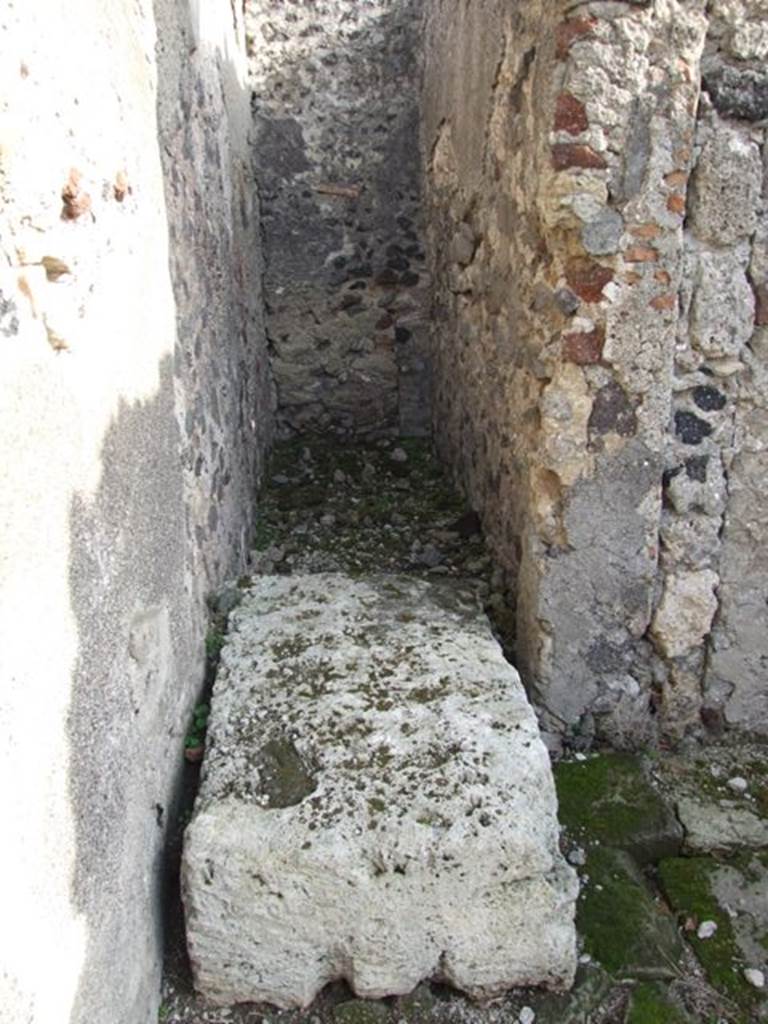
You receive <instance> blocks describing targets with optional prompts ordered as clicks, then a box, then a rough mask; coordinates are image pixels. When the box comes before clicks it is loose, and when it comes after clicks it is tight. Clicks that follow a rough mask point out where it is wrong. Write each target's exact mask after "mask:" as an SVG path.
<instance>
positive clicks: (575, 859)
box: [566, 846, 587, 868]
mask: <svg viewBox="0 0 768 1024" xmlns="http://www.w3.org/2000/svg"><path fill="white" fill-rule="evenodd" d="M566 859H567V861H568V863H569V864H573V866H574V867H575V868H581V867H583V866H584V865H585V864H586V863H587V855H586V853H585V852H584V850H583V849H582V847H581V846H574V848H573V849H572V850H569V851H568V853H567V855H566Z"/></svg>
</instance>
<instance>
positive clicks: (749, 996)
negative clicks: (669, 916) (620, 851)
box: [659, 857, 761, 1010]
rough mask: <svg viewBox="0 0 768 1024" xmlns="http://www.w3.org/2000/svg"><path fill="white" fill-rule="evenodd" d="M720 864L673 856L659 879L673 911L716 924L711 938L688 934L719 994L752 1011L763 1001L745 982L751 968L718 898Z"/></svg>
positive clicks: (712, 861) (682, 916) (710, 860)
mask: <svg viewBox="0 0 768 1024" xmlns="http://www.w3.org/2000/svg"><path fill="white" fill-rule="evenodd" d="M717 867H718V861H716V860H715V859H714V858H712V857H673V858H669V859H667V860H663V861H662V862H661V864H660V865H659V880H660V883H661V886H662V889H663V891H664V894H665V895H666V897H667V899H668V900H669V903H670V906H671V907H672V909H673V910H674V911H675V912H676V913H677V914H679V915H680V917H681V919H684V920H688V919H690V920H691V922H692V924H695V923H696V922H700V921H714V922H715V924H716V925H717V931H716V932H715V934H714V935H713V936H711V938H709V939H700V938H698V936H697V935H696V931H695V928H694V929H693V930H692V931H690V932H687V933H686V937H687V939H688V942H689V943H690V945H691V947H692V949H693V951H694V952H695V954H696V956H697V958H698V959H699V961H700V963H701V965H702V967H703V968H704V971H705V973H706V975H707V979H708V980H709V982H710V984H712V985H713V986H714V987H715V988H716V989H717V990H718V991H719V992H722V993H723V995H725V996H727V997H728V998H729V999H731V1000H733V1002H735V1003H736V1004H737V1005H738V1006H740V1007H741V1008H742V1009H745V1010H749V1009H751V1008H753V1007H755V1006H757V1005H758V1004H759V1002H760V1000H761V996H760V994H759V993H758V991H757V990H756V989H754V988H752V987H751V986H750V985H749V984H748V983H747V982H746V981H745V979H744V976H743V974H742V970H743V968H744V967H746V966H749V965H748V964H745V963H744V958H743V956H742V954H741V951H740V949H739V946H738V943H737V941H736V936H735V934H734V931H733V926H732V924H731V918H730V916H729V914H728V912H727V911H726V910H725V909H724V908H723V907H721V906H720V904H719V903H718V901H717V899H716V898H715V896H714V894H713V892H712V887H711V882H712V876H713V873H714V872H715V871H716V870H717Z"/></svg>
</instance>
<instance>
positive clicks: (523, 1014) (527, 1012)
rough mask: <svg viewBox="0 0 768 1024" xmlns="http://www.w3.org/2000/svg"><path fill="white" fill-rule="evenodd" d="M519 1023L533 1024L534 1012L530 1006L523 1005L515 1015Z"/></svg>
mask: <svg viewBox="0 0 768 1024" xmlns="http://www.w3.org/2000/svg"><path fill="white" fill-rule="evenodd" d="M517 1019H518V1021H519V1024H533V1022H534V1021H535V1020H536V1012H535V1010H534V1009H533V1007H532V1006H524V1007H523V1008H522V1009H521V1010H520V1013H519V1014H518V1015H517Z"/></svg>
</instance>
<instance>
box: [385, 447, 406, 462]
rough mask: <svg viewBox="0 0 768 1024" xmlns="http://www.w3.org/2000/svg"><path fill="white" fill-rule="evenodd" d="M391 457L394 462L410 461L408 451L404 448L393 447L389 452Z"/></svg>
mask: <svg viewBox="0 0 768 1024" xmlns="http://www.w3.org/2000/svg"><path fill="white" fill-rule="evenodd" d="M389 457H390V459H392V461H393V462H407V461H408V453H407V452H406V451H405V449H404V448H393V449H392V451H391V452H390V454H389Z"/></svg>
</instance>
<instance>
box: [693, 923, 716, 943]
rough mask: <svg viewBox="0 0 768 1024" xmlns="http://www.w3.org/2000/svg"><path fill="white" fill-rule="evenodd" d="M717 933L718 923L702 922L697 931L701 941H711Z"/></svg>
mask: <svg viewBox="0 0 768 1024" xmlns="http://www.w3.org/2000/svg"><path fill="white" fill-rule="evenodd" d="M716 931H717V922H716V921H702V922H701V924H700V925H699V927H698V928H697V929H696V935H697V937H698V938H700V939H711V938H712V936H713V935H714V934H715V932H716Z"/></svg>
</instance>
